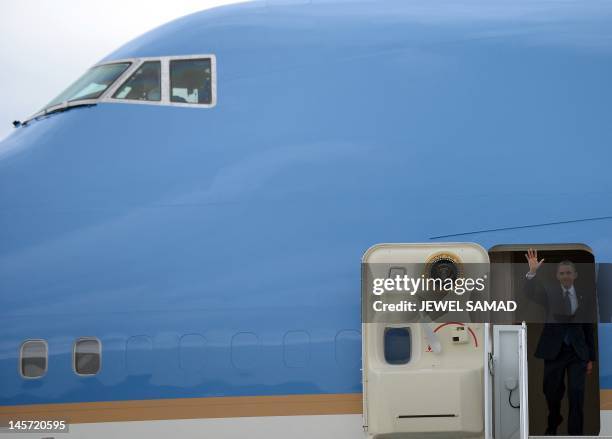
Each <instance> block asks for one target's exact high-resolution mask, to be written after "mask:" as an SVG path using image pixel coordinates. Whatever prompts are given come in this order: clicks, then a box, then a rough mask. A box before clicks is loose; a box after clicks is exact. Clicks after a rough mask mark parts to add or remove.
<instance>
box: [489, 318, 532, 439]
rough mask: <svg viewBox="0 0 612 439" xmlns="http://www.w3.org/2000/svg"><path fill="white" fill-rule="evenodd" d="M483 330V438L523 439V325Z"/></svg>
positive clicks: (525, 390)
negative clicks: (484, 360) (484, 417)
mask: <svg viewBox="0 0 612 439" xmlns="http://www.w3.org/2000/svg"><path fill="white" fill-rule="evenodd" d="M486 326H487V328H486V329H485V352H486V359H487V361H486V367H485V377H484V379H485V394H486V397H485V399H486V402H485V416H486V418H487V419H486V420H485V424H486V432H485V436H486V438H487V439H490V438H495V439H527V438H528V436H529V407H528V386H527V383H528V376H527V371H528V368H527V325H526V324H525V323H523V324H522V325H489V324H487V325H486ZM491 330H492V333H493V342H492V343H491V339H490V337H489V336H490V334H491Z"/></svg>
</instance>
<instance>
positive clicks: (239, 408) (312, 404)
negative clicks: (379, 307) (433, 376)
mask: <svg viewBox="0 0 612 439" xmlns="http://www.w3.org/2000/svg"><path fill="white" fill-rule="evenodd" d="M600 408H601V410H612V390H602V391H601V394H600ZM361 412H362V401H361V393H340V394H319V395H284V396H238V397H215V398H176V399H146V400H135V401H104V402H80V403H64V404H32V405H19V406H3V407H0V426H4V425H7V423H8V420H44V419H49V420H57V419H63V420H66V421H67V422H68V423H69V424H81V423H89V422H119V421H149V420H162V419H202V418H238V417H256V416H300V415H340V414H361Z"/></svg>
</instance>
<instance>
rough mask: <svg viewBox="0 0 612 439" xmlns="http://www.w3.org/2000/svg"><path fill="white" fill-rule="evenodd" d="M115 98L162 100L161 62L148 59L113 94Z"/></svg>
mask: <svg viewBox="0 0 612 439" xmlns="http://www.w3.org/2000/svg"><path fill="white" fill-rule="evenodd" d="M113 98H115V99H134V100H140V101H159V100H161V62H160V61H147V62H145V63H143V64H142V65H141V66H140V67H139V68H138V70H136V72H134V73H133V74H132V76H130V77H129V79H128V80H127V81H125V83H124V84H123V85H122V86H121V87H119V89H118V90H117V91H116V92H115V94H114V95H113Z"/></svg>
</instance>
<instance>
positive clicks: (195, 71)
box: [170, 58, 212, 104]
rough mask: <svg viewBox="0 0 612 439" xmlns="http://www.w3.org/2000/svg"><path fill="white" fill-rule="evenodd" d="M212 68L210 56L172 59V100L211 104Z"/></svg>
mask: <svg viewBox="0 0 612 439" xmlns="http://www.w3.org/2000/svg"><path fill="white" fill-rule="evenodd" d="M211 69H212V67H211V60H210V58H206V59H184V60H174V61H170V101H171V102H182V103H187V104H210V103H211V102H212V83H211V82H212V81H211V78H212V73H211Z"/></svg>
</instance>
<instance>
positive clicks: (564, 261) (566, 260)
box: [557, 259, 578, 273]
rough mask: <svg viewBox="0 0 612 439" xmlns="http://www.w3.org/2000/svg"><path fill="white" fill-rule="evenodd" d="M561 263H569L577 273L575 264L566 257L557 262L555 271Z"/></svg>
mask: <svg viewBox="0 0 612 439" xmlns="http://www.w3.org/2000/svg"><path fill="white" fill-rule="evenodd" d="M562 265H569V266H570V267H572V269H573V270H574V273H577V272H578V271H577V270H576V265H575V264H574V263H573V262H572V261H570V260H568V259H564V260H563V261H561V262H559V263H558V264H557V271H559V267H561V266H562Z"/></svg>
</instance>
